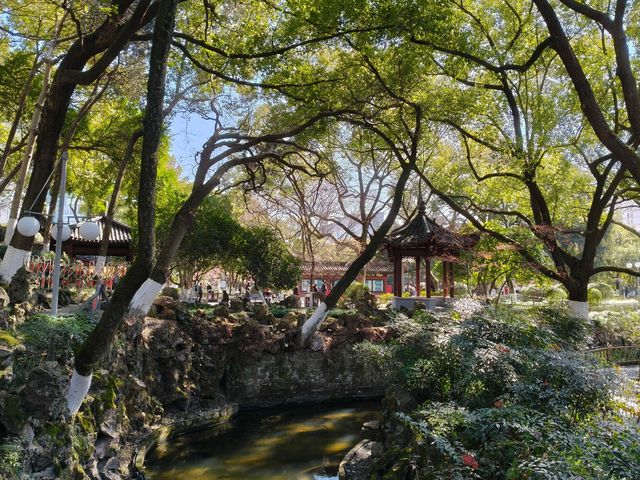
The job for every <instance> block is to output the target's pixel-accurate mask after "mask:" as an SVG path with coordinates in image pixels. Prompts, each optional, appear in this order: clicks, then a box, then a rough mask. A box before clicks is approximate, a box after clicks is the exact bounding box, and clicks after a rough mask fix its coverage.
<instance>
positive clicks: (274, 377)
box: [225, 345, 385, 407]
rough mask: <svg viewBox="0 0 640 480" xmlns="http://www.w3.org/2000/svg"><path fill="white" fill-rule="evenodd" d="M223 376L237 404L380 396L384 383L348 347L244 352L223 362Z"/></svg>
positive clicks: (232, 399)
mask: <svg viewBox="0 0 640 480" xmlns="http://www.w3.org/2000/svg"><path fill="white" fill-rule="evenodd" d="M225 377H226V378H225V380H226V381H225V386H226V394H227V398H228V399H229V400H230V401H232V402H235V403H238V404H240V406H241V407H257V406H260V407H264V406H272V405H284V404H295V403H311V402H316V403H317V402H322V401H327V400H340V399H346V398H356V397H372V396H382V395H383V394H384V387H385V382H384V378H383V377H382V376H381V374H380V372H379V371H377V370H376V369H374V368H373V367H371V366H368V365H366V364H364V363H363V362H362V361H361V360H360V359H359V358H358V356H357V355H356V354H355V353H354V352H353V348H352V347H351V345H344V346H340V347H335V348H332V349H330V350H326V351H324V352H322V351H317V352H314V351H309V350H303V351H294V352H280V353H278V354H275V355H272V354H261V355H257V356H248V357H245V358H243V359H241V360H240V361H237V362H234V363H231V364H229V365H227V371H226V375H225Z"/></svg>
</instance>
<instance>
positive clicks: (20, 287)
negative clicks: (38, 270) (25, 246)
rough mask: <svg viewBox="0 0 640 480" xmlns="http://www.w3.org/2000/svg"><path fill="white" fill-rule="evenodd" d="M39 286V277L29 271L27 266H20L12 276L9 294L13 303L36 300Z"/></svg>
mask: <svg viewBox="0 0 640 480" xmlns="http://www.w3.org/2000/svg"><path fill="white" fill-rule="evenodd" d="M37 287H38V277H37V276H36V275H35V274H33V273H31V272H29V271H27V269H26V268H24V267H20V268H19V269H18V271H17V272H16V273H15V275H14V276H13V277H12V278H11V283H10V284H9V288H8V289H7V294H8V295H9V298H10V299H11V303H22V302H27V301H32V300H35V296H34V295H35V291H36V289H37Z"/></svg>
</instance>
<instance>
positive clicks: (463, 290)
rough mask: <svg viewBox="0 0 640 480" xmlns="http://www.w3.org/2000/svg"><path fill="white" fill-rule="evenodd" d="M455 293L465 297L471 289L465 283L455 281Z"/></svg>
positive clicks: (457, 295)
mask: <svg viewBox="0 0 640 480" xmlns="http://www.w3.org/2000/svg"><path fill="white" fill-rule="evenodd" d="M453 294H454V295H455V296H456V297H464V296H465V295H468V294H469V289H468V288H467V285H466V284H465V283H462V282H455V284H454V287H453Z"/></svg>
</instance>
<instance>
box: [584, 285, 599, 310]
mask: <svg viewBox="0 0 640 480" xmlns="http://www.w3.org/2000/svg"><path fill="white" fill-rule="evenodd" d="M587 299H588V302H589V305H591V306H595V305H600V303H602V292H600V290H598V289H597V288H590V289H589V290H588V292H587Z"/></svg>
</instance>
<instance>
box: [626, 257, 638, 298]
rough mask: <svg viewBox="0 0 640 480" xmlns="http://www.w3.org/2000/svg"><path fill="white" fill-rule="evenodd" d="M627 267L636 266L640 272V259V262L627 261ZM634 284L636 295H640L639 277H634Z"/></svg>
mask: <svg viewBox="0 0 640 480" xmlns="http://www.w3.org/2000/svg"><path fill="white" fill-rule="evenodd" d="M626 267H627V268H628V269H629V270H631V269H632V268H634V267H635V269H636V270H637V271H638V272H640V261H638V262H634V263H631V262H627V265H626ZM633 285H634V287H635V290H636V296H638V277H634V279H633Z"/></svg>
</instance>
